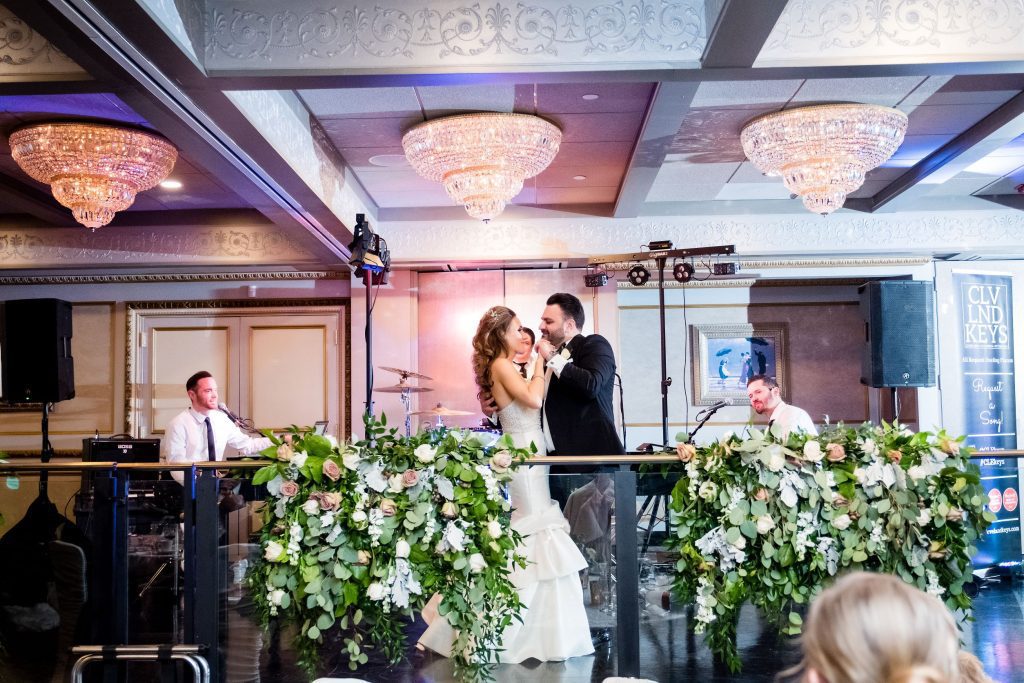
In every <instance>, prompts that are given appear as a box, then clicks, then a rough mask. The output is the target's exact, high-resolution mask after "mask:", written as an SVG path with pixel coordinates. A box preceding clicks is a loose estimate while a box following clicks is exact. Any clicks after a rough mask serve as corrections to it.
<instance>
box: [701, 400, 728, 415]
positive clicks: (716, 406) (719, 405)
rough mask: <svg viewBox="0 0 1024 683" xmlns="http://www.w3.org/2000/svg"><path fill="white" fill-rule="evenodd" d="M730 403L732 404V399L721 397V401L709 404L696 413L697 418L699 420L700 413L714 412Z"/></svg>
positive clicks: (708, 413)
mask: <svg viewBox="0 0 1024 683" xmlns="http://www.w3.org/2000/svg"><path fill="white" fill-rule="evenodd" d="M731 405H732V399H731V398H723V399H722V400H721V401H716V402H715V403H713V404H711V405H709V406H708V407H707V408H705V409H704V410H702V411H700V412H699V413H697V419H698V420H699V419H700V416H701V415H710V414H711V413H713V412H715V411H716V410H718V409H719V408H724V407H725V406H731Z"/></svg>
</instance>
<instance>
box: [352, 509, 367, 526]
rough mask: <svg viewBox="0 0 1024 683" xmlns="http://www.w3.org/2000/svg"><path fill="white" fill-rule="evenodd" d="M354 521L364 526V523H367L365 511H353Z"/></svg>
mask: <svg viewBox="0 0 1024 683" xmlns="http://www.w3.org/2000/svg"><path fill="white" fill-rule="evenodd" d="M352 521H353V522H355V523H356V524H362V523H363V522H365V521H366V511H365V510H355V511H353V512H352Z"/></svg>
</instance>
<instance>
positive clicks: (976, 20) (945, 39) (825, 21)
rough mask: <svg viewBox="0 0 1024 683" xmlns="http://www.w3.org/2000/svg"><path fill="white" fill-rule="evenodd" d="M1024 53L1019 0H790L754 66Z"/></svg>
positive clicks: (1023, 8) (955, 58) (997, 56)
mask: <svg viewBox="0 0 1024 683" xmlns="http://www.w3.org/2000/svg"><path fill="white" fill-rule="evenodd" d="M1022 56H1024V3H1021V2H1020V0H934V1H933V2H921V1H920V0H825V1H822V0H791V1H790V2H789V4H787V5H786V9H785V10H784V11H783V13H782V16H781V17H780V18H779V21H778V22H777V23H776V24H775V28H774V29H773V30H772V32H771V35H770V36H769V37H768V41H767V42H766V43H765V47H764V49H763V50H762V51H761V54H760V55H759V56H758V58H757V61H756V62H755V64H754V66H773V65H794V64H811V63H815V64H822V63H833V64H850V63H853V64H878V63H886V62H900V61H907V60H914V61H926V60H929V59H934V60H935V61H960V60H965V59H970V60H975V59H994V60H1002V59H1020V58H1021V57H1022Z"/></svg>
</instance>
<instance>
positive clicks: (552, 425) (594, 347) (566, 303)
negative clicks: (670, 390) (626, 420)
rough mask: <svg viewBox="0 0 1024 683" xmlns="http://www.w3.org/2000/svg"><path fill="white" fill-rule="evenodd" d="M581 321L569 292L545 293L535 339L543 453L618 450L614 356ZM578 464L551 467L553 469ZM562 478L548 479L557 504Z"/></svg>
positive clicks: (568, 469) (614, 452) (563, 496)
mask: <svg viewBox="0 0 1024 683" xmlns="http://www.w3.org/2000/svg"><path fill="white" fill-rule="evenodd" d="M583 323H584V315H583V304H581V303H580V300H579V299H577V298H576V297H575V296H573V295H572V294H566V293H564V292H561V293H558V294H552V295H551V296H550V297H549V298H548V300H547V306H546V307H545V309H544V313H543V314H542V315H541V322H540V333H541V340H540V343H538V344H537V352H538V353H539V354H540V355H541V356H543V357H544V360H545V364H546V367H547V371H546V375H545V378H546V379H545V382H546V389H545V397H544V408H543V411H542V420H543V426H544V438H545V440H546V441H547V448H548V454H549V455H618V454H622V453H625V452H626V451H625V449H624V448H623V447H622V442H621V441H620V440H619V435H618V432H617V431H616V428H615V417H614V414H613V412H612V389H613V387H614V382H615V356H614V354H613V353H612V347H611V344H609V343H608V340H607V339H605V338H604V337H602V336H601V335H599V334H591V335H584V334H581V333H580V330H581V329H582V328H583ZM579 470H580V468H572V467H566V468H560V469H559V468H552V472H553V473H554V472H558V471H561V472H578V471H579ZM564 480H565V477H552V480H551V489H552V496H553V497H554V498H555V499H556V500H558V501H559V502H561V503H562V504H563V505H564V504H565V499H566V497H567V496H568V493H569V491H568V490H565V482H564ZM559 494H561V495H559Z"/></svg>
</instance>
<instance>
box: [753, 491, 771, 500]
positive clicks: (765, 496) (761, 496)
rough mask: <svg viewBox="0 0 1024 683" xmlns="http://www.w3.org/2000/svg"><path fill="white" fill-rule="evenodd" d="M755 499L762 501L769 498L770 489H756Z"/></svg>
mask: <svg viewBox="0 0 1024 683" xmlns="http://www.w3.org/2000/svg"><path fill="white" fill-rule="evenodd" d="M754 500H760V501H762V502H764V501H766V500H768V489H757V490H756V491H754Z"/></svg>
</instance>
